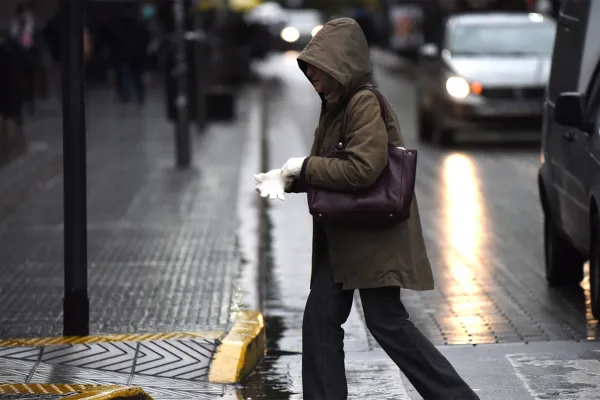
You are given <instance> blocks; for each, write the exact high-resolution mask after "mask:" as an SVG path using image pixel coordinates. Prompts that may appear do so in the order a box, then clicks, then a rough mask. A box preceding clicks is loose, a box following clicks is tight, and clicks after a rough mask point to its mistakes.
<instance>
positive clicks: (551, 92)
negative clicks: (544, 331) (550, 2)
mask: <svg viewBox="0 0 600 400" xmlns="http://www.w3.org/2000/svg"><path fill="white" fill-rule="evenodd" d="M599 19H600V2H599V1H597V0H564V1H563V4H562V8H561V12H560V16H559V19H558V28H557V34H556V42H555V45H554V53H553V58H552V71H551V73H550V82H549V85H548V92H547V96H546V101H545V114H544V126H543V130H542V132H543V133H542V155H541V167H540V170H539V175H538V186H539V194H540V201H541V205H542V210H543V212H544V250H545V264H546V279H547V281H548V283H549V284H551V285H577V284H579V283H580V281H581V280H582V278H583V275H584V274H583V268H584V263H585V261H587V260H589V261H590V264H589V267H590V274H589V285H590V294H591V296H590V297H591V301H590V302H591V310H592V313H593V315H594V317H596V318H600V214H599V212H598V207H599V206H600V40H598V38H600V25H598V24H597V23H595V22H596V21H598V20H599ZM588 22H589V23H588Z"/></svg>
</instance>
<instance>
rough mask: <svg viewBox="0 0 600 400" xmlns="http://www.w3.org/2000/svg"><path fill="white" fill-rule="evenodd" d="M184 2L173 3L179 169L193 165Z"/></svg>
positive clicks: (176, 133)
mask: <svg viewBox="0 0 600 400" xmlns="http://www.w3.org/2000/svg"><path fill="white" fill-rule="evenodd" d="M186 11H187V10H184V0H174V1H173V19H174V21H175V32H176V34H175V43H176V46H177V51H176V52H175V63H174V64H175V71H174V75H175V78H176V80H177V95H176V96H177V97H176V99H175V106H176V108H177V123H176V126H175V156H176V161H177V166H178V167H179V168H187V167H189V165H190V163H191V148H190V147H191V143H190V140H191V138H190V126H189V115H188V96H187V62H186V45H185V23H184V18H185V12H186Z"/></svg>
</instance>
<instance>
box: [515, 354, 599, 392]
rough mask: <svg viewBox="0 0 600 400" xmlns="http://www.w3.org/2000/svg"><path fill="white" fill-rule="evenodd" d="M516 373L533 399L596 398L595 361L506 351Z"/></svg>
mask: <svg viewBox="0 0 600 400" xmlns="http://www.w3.org/2000/svg"><path fill="white" fill-rule="evenodd" d="M506 358H507V359H508V360H509V362H510V363H511V365H512V366H513V368H514V370H515V374H516V376H517V377H518V378H519V379H520V380H521V382H523V386H524V387H525V388H526V389H527V391H528V392H529V394H530V395H531V396H532V397H533V398H534V399H536V400H542V399H551V398H552V399H560V400H575V399H586V400H592V399H600V393H599V392H598V390H597V388H598V384H599V383H600V362H598V360H593V359H591V360H590V359H588V360H585V359H583V360H581V359H580V360H569V359H556V358H552V356H551V355H531V354H507V355H506Z"/></svg>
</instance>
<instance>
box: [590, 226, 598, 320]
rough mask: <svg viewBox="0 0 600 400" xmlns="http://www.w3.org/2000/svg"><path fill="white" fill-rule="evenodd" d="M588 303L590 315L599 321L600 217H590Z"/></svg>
mask: <svg viewBox="0 0 600 400" xmlns="http://www.w3.org/2000/svg"><path fill="white" fill-rule="evenodd" d="M590 300H591V301H590V302H591V303H592V315H593V316H594V318H596V319H600V217H598V214H594V215H593V216H592V243H591V246H590Z"/></svg>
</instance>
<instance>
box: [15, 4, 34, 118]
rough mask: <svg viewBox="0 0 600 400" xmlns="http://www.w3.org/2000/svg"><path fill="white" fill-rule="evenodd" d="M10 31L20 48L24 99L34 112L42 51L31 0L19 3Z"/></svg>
mask: <svg viewBox="0 0 600 400" xmlns="http://www.w3.org/2000/svg"><path fill="white" fill-rule="evenodd" d="M9 32H10V36H11V37H12V39H13V40H14V42H15V43H16V44H17V48H18V54H19V63H20V66H21V69H22V73H23V100H24V101H26V102H28V103H29V104H30V110H31V112H32V113H33V111H34V98H35V92H36V91H35V88H36V76H37V69H38V68H39V66H40V61H41V52H40V49H39V46H38V43H37V40H36V39H37V38H36V21H35V16H34V14H33V8H32V4H31V2H30V1H20V2H19V3H17V7H16V10H15V15H14V17H13V18H12V19H11V21H10V27H9Z"/></svg>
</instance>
